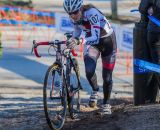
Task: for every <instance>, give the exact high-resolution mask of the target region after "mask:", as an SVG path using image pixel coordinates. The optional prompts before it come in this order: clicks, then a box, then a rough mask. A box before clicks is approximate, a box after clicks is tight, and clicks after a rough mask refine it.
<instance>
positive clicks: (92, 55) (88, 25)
mask: <svg viewBox="0 0 160 130" xmlns="http://www.w3.org/2000/svg"><path fill="white" fill-rule="evenodd" d="M63 6H64V9H65V11H66V12H67V13H68V14H69V17H70V19H71V21H72V22H73V24H74V32H73V36H72V38H70V39H69V42H68V43H70V44H68V48H73V47H74V46H75V45H79V44H81V43H82V41H83V43H84V63H85V72H86V77H87V79H88V81H89V83H90V85H91V87H92V90H93V92H92V93H91V96H90V100H89V106H90V107H95V106H96V105H97V98H98V94H97V92H98V90H99V87H98V85H97V76H96V73H95V69H96V64H97V59H98V58H99V56H101V59H102V67H103V69H102V77H103V94H104V99H103V104H102V105H101V109H100V110H101V111H100V112H102V113H104V114H111V105H110V102H109V100H110V95H111V90H112V83H113V82H112V72H113V69H114V65H115V60H116V49H117V46H116V38H115V33H114V31H113V29H112V27H111V25H110V23H109V22H108V20H107V19H106V17H105V16H104V15H103V14H102V13H101V12H100V11H99V10H98V9H97V8H96V7H94V6H93V5H83V0H64V3H63Z"/></svg>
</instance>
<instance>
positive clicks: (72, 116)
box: [70, 113, 78, 119]
mask: <svg viewBox="0 0 160 130" xmlns="http://www.w3.org/2000/svg"><path fill="white" fill-rule="evenodd" d="M70 116H71V119H78V114H76V113H72V114H71V115H70Z"/></svg>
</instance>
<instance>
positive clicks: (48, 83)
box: [43, 64, 67, 130]
mask: <svg viewBox="0 0 160 130" xmlns="http://www.w3.org/2000/svg"><path fill="white" fill-rule="evenodd" d="M43 103H44V111H45V116H46V120H47V123H48V125H49V126H50V128H51V129H52V130H59V129H61V128H62V127H63V125H64V122H65V116H66V110H67V92H66V87H65V83H64V79H63V74H62V71H61V68H60V67H59V66H58V65H57V64H53V65H52V66H50V67H49V68H48V71H47V73H46V76H45V80H44V87H43Z"/></svg>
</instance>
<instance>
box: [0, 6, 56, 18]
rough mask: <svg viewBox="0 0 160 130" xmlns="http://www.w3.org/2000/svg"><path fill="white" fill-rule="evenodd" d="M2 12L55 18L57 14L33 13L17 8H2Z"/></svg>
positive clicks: (0, 9) (0, 8)
mask: <svg viewBox="0 0 160 130" xmlns="http://www.w3.org/2000/svg"><path fill="white" fill-rule="evenodd" d="M0 11H18V12H21V13H25V14H29V15H33V14H34V15H37V16H48V17H53V18H54V17H55V13H53V12H41V11H32V10H24V9H21V8H16V7H0Z"/></svg>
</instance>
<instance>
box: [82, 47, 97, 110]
mask: <svg viewBox="0 0 160 130" xmlns="http://www.w3.org/2000/svg"><path fill="white" fill-rule="evenodd" d="M99 54H100V52H99V51H98V49H96V48H95V47H92V46H90V47H89V48H88V50H87V53H86V55H85V56H84V63H85V71H86V77H87V79H88V81H89V83H90V85H91V87H92V90H93V92H92V94H91V96H90V100H89V106H90V107H95V106H96V105H97V99H98V94H97V92H98V90H99V87H98V85H97V76H96V73H95V69H96V64H97V59H98V57H99Z"/></svg>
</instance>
